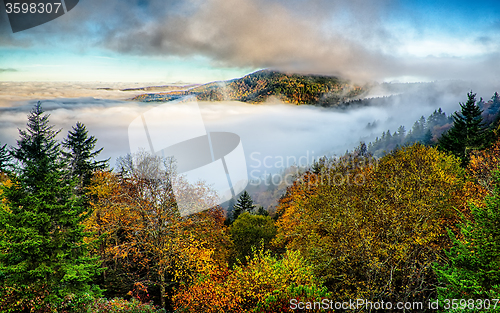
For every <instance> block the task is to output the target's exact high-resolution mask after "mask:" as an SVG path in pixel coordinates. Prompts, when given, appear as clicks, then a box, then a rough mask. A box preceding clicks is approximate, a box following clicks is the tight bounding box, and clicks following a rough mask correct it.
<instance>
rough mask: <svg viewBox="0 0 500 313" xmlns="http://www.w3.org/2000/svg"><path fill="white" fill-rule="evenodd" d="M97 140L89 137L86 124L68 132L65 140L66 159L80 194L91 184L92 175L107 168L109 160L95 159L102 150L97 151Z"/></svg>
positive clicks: (78, 125) (77, 125)
mask: <svg viewBox="0 0 500 313" xmlns="http://www.w3.org/2000/svg"><path fill="white" fill-rule="evenodd" d="M96 142H97V139H96V138H95V137H94V136H89V135H88V131H87V128H86V126H85V125H84V124H82V123H80V122H77V123H76V126H73V129H72V130H70V131H69V132H68V137H67V138H66V139H65V140H64V142H63V146H64V148H66V149H67V151H65V152H63V155H64V157H65V159H66V162H67V165H68V168H69V171H70V175H71V177H72V178H75V179H76V180H77V187H78V190H79V192H80V193H83V189H84V188H85V187H87V186H88V185H89V184H90V179H91V177H92V174H93V173H94V172H95V171H96V170H103V169H105V168H106V167H107V162H108V161H109V159H107V160H103V161H96V160H95V158H96V157H97V156H98V155H99V153H101V151H102V149H103V148H101V149H98V150H95V151H94V149H95V145H96Z"/></svg>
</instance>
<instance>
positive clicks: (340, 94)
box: [132, 70, 366, 106]
mask: <svg viewBox="0 0 500 313" xmlns="http://www.w3.org/2000/svg"><path fill="white" fill-rule="evenodd" d="M365 91H366V90H365V88H363V87H361V86H356V85H353V84H351V83H349V82H348V81H343V80H341V79H339V78H336V77H332V76H319V75H300V74H286V73H281V72H277V71H271V70H261V71H257V72H254V73H251V74H248V75H246V76H244V77H242V78H237V79H232V80H229V81H223V82H213V83H209V84H205V85H202V86H198V87H194V88H191V89H189V90H187V91H172V92H168V93H156V94H144V95H139V96H137V97H134V98H133V99H132V100H136V101H145V102H150V101H170V100H175V99H178V98H180V97H182V96H189V95H193V96H196V98H197V99H198V100H201V101H242V102H248V103H261V102H265V101H267V100H268V99H269V98H270V97H275V98H277V99H279V100H280V101H282V102H284V103H291V104H315V105H321V106H338V105H340V104H342V103H345V102H346V101H348V100H350V99H353V98H356V97H357V96H359V95H361V94H362V93H363V92H365Z"/></svg>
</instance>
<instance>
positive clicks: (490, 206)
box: [435, 171, 500, 300]
mask: <svg viewBox="0 0 500 313" xmlns="http://www.w3.org/2000/svg"><path fill="white" fill-rule="evenodd" d="M494 179H495V184H494V189H493V191H492V193H491V194H490V195H489V196H487V197H486V199H485V203H486V206H485V207H477V206H474V205H472V216H473V220H469V221H466V222H464V223H463V224H462V225H461V226H460V236H458V237H457V236H455V235H454V234H453V233H452V232H451V231H450V232H449V233H450V237H451V239H452V241H453V246H452V248H451V249H450V250H449V251H447V252H446V255H447V256H448V263H446V264H441V265H436V266H435V270H436V273H437V275H438V278H439V281H440V282H442V283H443V284H444V287H440V288H438V295H439V299H440V300H443V299H493V298H495V299H498V297H499V296H500V254H499V251H500V172H498V171H496V172H495V174H494Z"/></svg>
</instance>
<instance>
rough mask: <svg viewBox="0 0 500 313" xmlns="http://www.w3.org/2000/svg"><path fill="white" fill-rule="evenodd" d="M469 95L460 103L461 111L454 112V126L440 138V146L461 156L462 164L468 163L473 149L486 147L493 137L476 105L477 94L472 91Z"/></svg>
mask: <svg viewBox="0 0 500 313" xmlns="http://www.w3.org/2000/svg"><path fill="white" fill-rule="evenodd" d="M467 96H468V100H467V102H466V103H465V104H464V103H460V107H461V108H462V110H461V112H460V113H457V112H455V113H454V114H453V126H452V127H451V128H450V129H449V130H448V132H446V133H445V134H443V135H442V136H441V139H440V140H439V147H440V148H441V149H443V150H445V151H448V152H451V153H452V154H454V155H455V156H457V157H459V158H460V159H461V160H462V165H466V164H467V163H468V158H469V152H470V151H471V150H474V149H482V148H484V147H485V146H486V145H487V144H488V143H489V141H490V138H491V135H490V131H489V130H488V126H487V125H485V124H484V123H483V118H482V117H481V113H482V111H481V110H480V109H479V107H478V106H477V105H476V94H475V93H472V92H470V93H468V94H467Z"/></svg>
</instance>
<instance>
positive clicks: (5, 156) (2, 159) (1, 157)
mask: <svg viewBox="0 0 500 313" xmlns="http://www.w3.org/2000/svg"><path fill="white" fill-rule="evenodd" d="M10 159H11V157H10V152H9V150H8V149H7V144H4V145H3V146H0V172H5V171H7V168H8V167H9V165H10Z"/></svg>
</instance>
